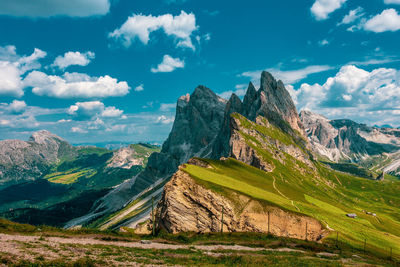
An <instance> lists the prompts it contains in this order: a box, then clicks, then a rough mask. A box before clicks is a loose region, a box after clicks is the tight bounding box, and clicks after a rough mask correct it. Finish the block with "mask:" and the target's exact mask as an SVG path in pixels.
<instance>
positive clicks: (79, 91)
mask: <svg viewBox="0 0 400 267" xmlns="http://www.w3.org/2000/svg"><path fill="white" fill-rule="evenodd" d="M24 85H25V86H30V87H33V89H32V92H33V93H34V94H37V95H40V96H50V97H56V98H78V97H80V98H92V97H111V96H124V95H126V94H128V93H129V90H130V87H129V86H128V83H127V82H124V81H122V82H118V80H117V79H115V78H112V77H110V76H108V75H105V76H101V77H91V76H89V75H87V74H83V73H76V72H74V73H68V72H66V73H64V75H63V76H56V75H47V74H45V73H43V72H40V71H33V72H31V73H29V74H28V76H27V77H26V78H25V79H24Z"/></svg>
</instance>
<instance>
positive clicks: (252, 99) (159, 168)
mask: <svg viewBox="0 0 400 267" xmlns="http://www.w3.org/2000/svg"><path fill="white" fill-rule="evenodd" d="M233 113H239V114H242V115H243V116H245V117H247V118H249V119H250V120H253V121H255V120H256V119H257V117H259V116H264V117H265V118H267V119H268V121H270V122H271V123H272V124H274V125H276V126H277V127H279V128H281V129H282V130H283V131H285V132H288V133H290V134H293V135H294V136H296V137H298V139H299V142H305V143H307V141H306V138H305V137H303V133H304V130H303V126H302V124H301V122H300V119H299V116H298V114H297V111H296V107H295V106H294V104H293V101H292V99H291V98H290V95H289V93H288V92H287V90H286V89H285V87H284V85H283V83H282V82H281V81H276V80H275V79H274V78H273V77H272V75H271V74H269V73H267V72H263V73H262V77H261V87H260V89H259V90H258V91H257V90H256V89H255V88H254V86H253V84H251V83H250V84H249V88H248V91H247V94H246V96H245V97H244V101H243V103H242V101H241V100H240V99H239V98H238V97H237V96H236V95H232V97H231V98H230V100H229V101H226V100H224V99H222V98H220V97H218V96H217V95H216V94H215V93H214V92H212V91H211V90H210V89H208V88H206V87H204V86H198V87H197V88H196V89H195V91H194V92H193V93H192V95H190V96H189V95H185V96H182V97H180V98H179V100H178V103H177V108H176V116H175V121H174V125H173V127H172V130H171V133H170V135H169V137H168V139H167V140H166V141H165V142H164V144H163V146H162V150H161V152H160V153H154V154H152V156H151V157H150V158H149V162H148V165H147V167H146V169H145V170H144V171H143V172H141V173H140V174H138V175H137V176H136V177H133V178H132V179H131V180H129V181H127V182H125V183H123V184H121V185H120V186H119V187H117V188H116V189H115V190H113V191H111V192H110V193H109V194H107V195H106V196H105V197H103V198H102V199H100V200H98V201H97V202H96V203H95V205H94V207H93V208H92V212H91V213H90V214H88V215H87V216H84V217H82V218H78V219H76V220H73V221H71V222H70V223H69V224H68V225H67V226H68V227H69V226H74V225H77V224H82V223H86V222H88V221H90V220H92V219H93V218H96V217H99V216H102V215H104V214H107V213H110V212H114V211H117V210H119V209H121V208H122V207H124V205H126V204H127V203H129V202H130V201H133V200H134V199H136V198H137V197H139V196H140V193H141V192H143V191H144V190H146V189H148V188H151V187H154V186H156V185H158V184H159V183H161V182H163V181H166V180H168V179H170V178H171V176H172V175H173V174H174V173H175V171H176V170H177V169H178V166H179V165H180V164H182V163H185V162H187V161H188V160H189V159H190V158H192V157H205V158H215V159H219V158H220V157H227V156H234V157H236V158H238V159H240V160H243V161H244V162H246V163H249V164H252V165H254V166H257V167H259V168H261V169H263V170H265V171H269V170H271V168H272V166H271V165H268V164H266V163H264V162H263V161H262V160H261V158H260V157H259V155H257V153H256V151H255V150H254V149H251V148H250V147H247V148H245V147H241V146H242V144H243V142H240V140H236V141H235V142H231V140H234V139H235V138H236V137H238V136H235V135H234V134H232V133H233V132H232V131H233V130H234V129H232V127H231V126H232V124H231V114H233ZM232 147H234V149H233V150H232V149H231V148H232ZM289 150H290V149H289ZM289 150H288V151H289ZM240 151H243V153H242V152H240ZM238 153H239V154H238Z"/></svg>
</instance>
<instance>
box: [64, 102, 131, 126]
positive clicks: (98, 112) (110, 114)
mask: <svg viewBox="0 0 400 267" xmlns="http://www.w3.org/2000/svg"><path fill="white" fill-rule="evenodd" d="M67 113H68V114H70V115H72V116H73V117H74V119H75V120H78V121H83V120H89V119H93V118H96V119H99V117H104V118H116V117H121V115H122V113H123V110H120V109H117V108H116V107H112V106H111V107H106V106H105V105H104V104H103V103H102V102H100V101H88V102H76V103H75V104H74V105H71V106H70V107H69V108H68V111H67Z"/></svg>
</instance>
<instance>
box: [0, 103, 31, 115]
mask: <svg viewBox="0 0 400 267" xmlns="http://www.w3.org/2000/svg"><path fill="white" fill-rule="evenodd" d="M26 107H27V105H26V103H25V101H19V100H13V101H12V102H11V103H10V104H6V105H5V107H4V110H5V111H6V112H7V113H10V114H22V113H24V111H25V110H26Z"/></svg>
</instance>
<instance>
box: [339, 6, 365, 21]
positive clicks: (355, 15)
mask: <svg viewBox="0 0 400 267" xmlns="http://www.w3.org/2000/svg"><path fill="white" fill-rule="evenodd" d="M364 15H365V13H364V9H363V8H362V7H357V8H356V9H353V10H350V12H349V14H347V15H346V16H344V17H343V19H342V21H341V22H340V23H338V25H342V24H350V23H353V22H354V21H356V20H357V19H359V18H361V17H363V16H364Z"/></svg>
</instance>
